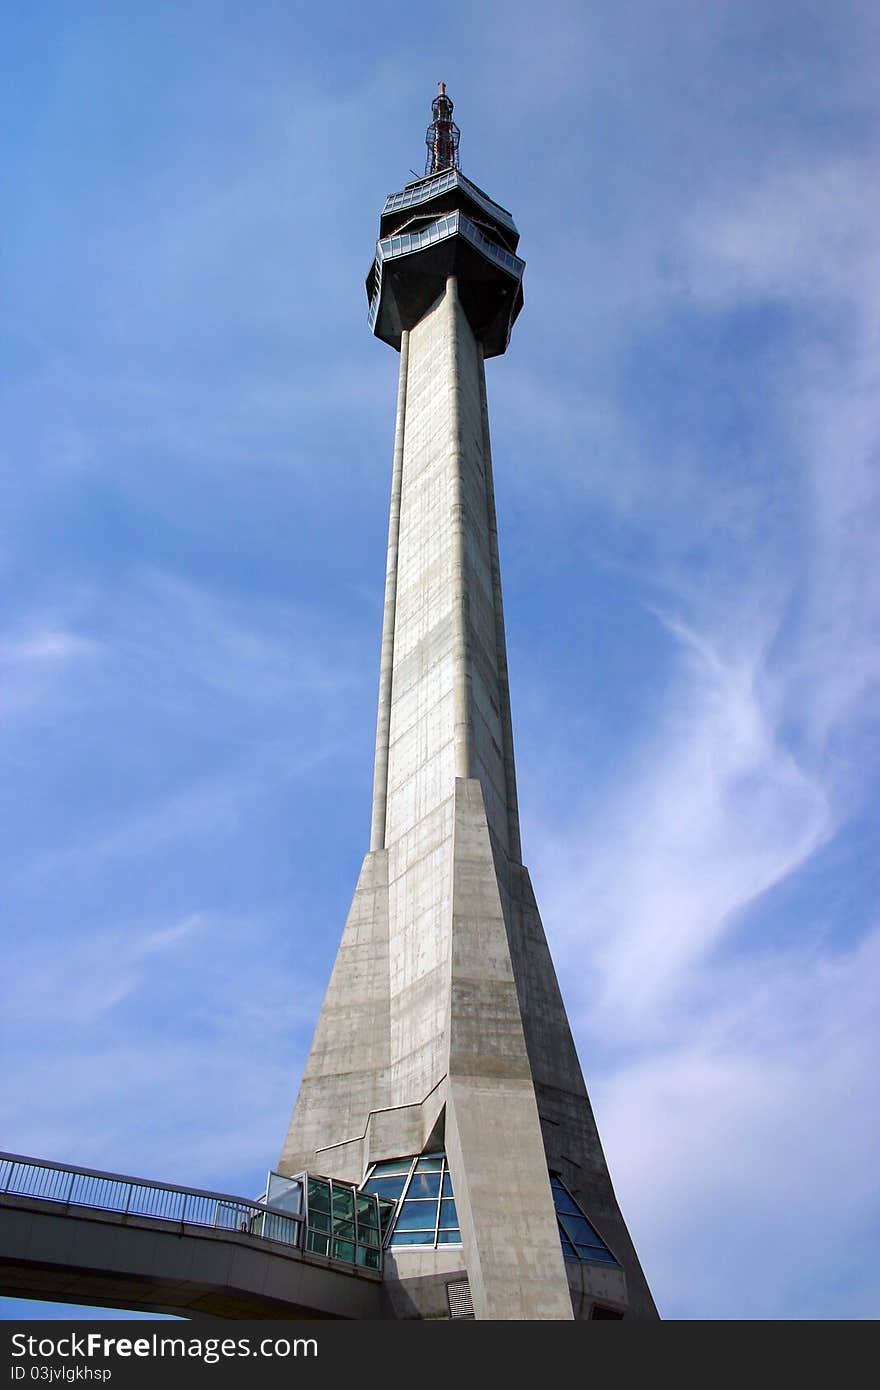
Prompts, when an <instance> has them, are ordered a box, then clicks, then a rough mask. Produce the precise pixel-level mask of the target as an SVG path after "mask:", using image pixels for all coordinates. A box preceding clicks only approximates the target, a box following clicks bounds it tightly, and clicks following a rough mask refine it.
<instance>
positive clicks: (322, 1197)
mask: <svg viewBox="0 0 880 1390" xmlns="http://www.w3.org/2000/svg"><path fill="white" fill-rule="evenodd" d="M313 1207H314V1208H317V1210H318V1211H329V1210H330V1184H329V1183H328V1182H321V1181H320V1179H318V1178H309V1209H310V1210H311V1209H312V1208H313Z"/></svg>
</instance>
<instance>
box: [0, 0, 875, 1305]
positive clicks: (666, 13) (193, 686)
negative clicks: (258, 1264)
mask: <svg viewBox="0 0 880 1390" xmlns="http://www.w3.org/2000/svg"><path fill="white" fill-rule="evenodd" d="M0 35H2V43H0V68H2V82H0V106H2V113H0V118H2V126H3V129H4V132H5V142H4V143H5V156H4V162H5V166H6V167H5V178H4V182H5V185H6V190H7V196H6V198H5V200H4V202H5V212H4V218H3V242H4V253H3V256H2V263H0V280H2V285H0V292H2V301H3V305H4V311H3V316H2V317H3V323H2V335H3V337H2V348H0V358H2V373H0V395H2V404H0V409H2V419H3V427H2V437H0V451H2V452H0V460H2V463H0V578H2V584H0V591H2V598H0V605H2V607H0V667H2V694H0V702H2V732H0V756H2V762H3V773H2V779H0V786H2V791H0V796H2V823H3V827H4V833H3V836H2V846H0V860H2V863H0V876H2V882H3V885H4V888H3V899H4V908H3V918H4V921H5V934H4V935H5V944H4V948H3V954H4V972H3V974H4V977H5V981H6V983H5V987H4V988H5V995H4V998H3V1000H2V1051H3V1058H4V1065H3V1076H4V1081H3V1086H2V1092H3V1094H2V1116H3V1123H2V1136H3V1138H2V1143H3V1147H4V1148H5V1149H7V1150H12V1151H14V1152H18V1153H24V1154H30V1155H35V1156H38V1157H42V1158H48V1159H52V1160H54V1161H58V1162H70V1163H74V1164H79V1165H84V1166H90V1167H97V1168H101V1169H108V1170H111V1171H116V1172H122V1173H131V1174H135V1175H138V1176H145V1177H151V1178H158V1179H160V1180H163V1181H166V1182H179V1183H181V1184H184V1185H187V1186H195V1187H201V1188H211V1189H217V1190H222V1191H226V1192H235V1193H242V1194H247V1195H253V1194H255V1193H257V1192H259V1191H260V1190H261V1189H262V1184H263V1181H264V1178H265V1174H266V1171H267V1170H268V1169H270V1168H272V1167H273V1166H274V1165H275V1163H276V1161H277V1158H278V1153H279V1150H280V1147H281V1141H282V1138H283V1136H284V1133H285V1130H286V1126H287V1122H288V1119H289V1115H290V1110H291V1108H292V1105H293V1101H294V1099H295V1095H296V1091H297V1087H298V1081H299V1076H300V1072H301V1069H302V1066H303V1063H304V1061H305V1056H306V1052H307V1049H308V1046H309V1042H310V1038H311V1031H312V1027H313V1025H314V1021H315V1018H316V1016H317V1012H318V1010H319V1007H320V1003H321V999H322V996H323V991H324V987H325V984H326V981H327V978H328V975H329V972H330V968H331V965H332V962H333V958H334V955H335V951H336V947H337V944H338V940H339V935H340V933H341V930H342V926H343V923H344V920H345V914H346V911H347V908H348V903H349V900H350V897H351V894H352V891H353V889H354V884H355V881H356V878H357V873H358V870H359V866H360V862H361V858H362V856H363V854H364V852H365V851H366V849H367V847H368V832H369V812H370V788H371V777H372V747H373V735H374V724H375V701H376V690H377V678H378V656H379V633H380V623H381V608H382V594H383V582H384V565H385V554H384V549H385V540H386V529H387V506H388V494H389V487H390V468H391V447H392V437H393V424H394V420H393V417H394V407H395V393H396V373H397V355H396V353H394V352H393V351H392V350H391V349H390V348H388V347H386V346H385V345H384V344H382V343H380V342H379V341H378V340H375V339H373V338H372V337H371V336H370V333H369V331H368V329H367V325H366V308H367V304H366V296H365V292H364V286H363V281H364V277H365V275H366V272H367V270H368V268H369V265H370V261H371V257H372V251H373V244H374V240H375V237H376V234H377V227H378V215H379V211H380V208H381V205H382V200H383V198H384V196H385V195H386V194H387V193H388V192H392V191H394V190H396V189H399V188H401V187H403V184H404V183H405V182H407V181H408V180H409V179H410V178H411V177H412V173H413V171H415V172H416V173H421V171H422V169H423V161H424V153H425V151H424V145H423V138H424V127H425V125H426V124H427V121H428V118H429V115H430V102H431V99H432V96H433V95H434V93H435V91H436V83H437V81H438V80H440V79H442V80H444V81H446V82H447V84H448V88H449V93H450V95H451V96H452V98H453V100H454V101H455V116H456V120H457V122H458V124H459V126H460V128H461V132H462V134H461V165H462V169H463V171H464V172H465V173H466V174H467V175H468V176H469V177H470V178H472V179H473V180H474V181H475V182H476V183H477V184H478V185H480V186H481V187H482V188H485V189H486V190H487V191H488V192H489V193H490V194H491V195H492V196H493V197H494V198H496V199H497V200H498V201H499V202H500V203H502V204H503V205H504V206H505V207H508V208H511V209H512V211H513V214H514V216H515V218H516V221H517V224H518V226H519V229H520V232H521V235H522V241H521V244H520V251H521V254H522V255H523V256H524V257H525V260H526V262H527V269H526V273H525V281H524V289H525V308H524V310H523V313H522V315H521V316H520V319H519V320H518V323H517V325H516V327H515V329H514V334H513V339H512V342H511V346H510V348H509V351H508V353H507V355H506V356H505V357H503V358H499V359H495V360H493V361H491V362H490V363H489V366H488V369H487V377H488V391H489V406H490V414H491V422H492V436H493V455H494V468H495V483H496V490H497V500H498V513H499V528H500V544H501V564H502V576H503V583H504V599H505V613H506V620H507V640H508V647H509V658H510V675H511V697H512V705H513V721H514V735H515V744H516V755H517V768H518V780H519V800H520V809H521V817H522V828H523V849H524V858H525V862H526V863H527V864H528V865H529V868H530V872H531V875H532V880H533V883H534V885H535V890H536V894H537V897H538V902H539V905H540V907H541V910H542V915H543V919H544V924H545V928H546V930H547V935H548V939H549V941H550V946H551V950H552V952H553V956H554V959H555V962H556V966H557V970H558V973H559V975H560V979H561V983H562V988H563V993H564V997H565V1001H566V1005H567V1008H568V1011H569V1016H570V1020H571V1023H572V1027H573V1030H574V1033H575V1038H576V1041H577V1045H578V1050H579V1053H580V1057H581V1061H582V1064H583V1068H584V1072H585V1076H586V1079H587V1084H588V1087H589V1089H590V1093H591V1097H592V1099H593V1103H594V1108H595V1111H596V1115H597V1119H598V1123H599V1129H600V1133H601V1135H602V1138H603V1142H604V1146H605V1150H606V1154H607V1157H608V1161H609V1166H610V1169H611V1173H612V1177H613V1180H614V1183H615V1187H616V1190H617V1194H618V1197H619V1199H620V1203H621V1207H622V1209H623V1213H624V1216H625V1219H626V1221H627V1223H628V1225H629V1228H630V1231H631V1233H632V1235H633V1238H634V1240H635V1243H636V1246H637V1249H638V1251H639V1254H640V1257H641V1260H642V1264H643V1266H644V1269H645V1272H646V1274H647V1277H648V1280H649V1283H650V1284H651V1287H652V1290H653V1292H654V1295H655V1298H656V1301H657V1303H658V1306H659V1308H660V1311H661V1314H662V1315H663V1316H664V1317H666V1318H669V1319H734V1320H741V1319H772V1320H778V1319H808V1320H817V1319H869V1318H877V1317H878V1316H880V1269H878V1259H877V1250H878V1247H880V1239H878V1238H880V1201H878V1188H877V1173H878V1171H880V1155H878V1147H880V1146H878V1128H880V1125H878V1115H880V1097H878V1081H877V1076H878V1068H877V1065H876V1057H877V1026H876V1020H877V980H878V974H880V918H878V910H877V902H878V891H877V889H878V881H877V880H878V864H880V854H878V839H880V836H878V789H880V757H878V753H880V738H878V722H877V708H878V701H877V687H878V684H880V640H878V638H880V632H878V629H880V585H878V581H877V575H876V570H877V566H876V558H875V557H876V549H877V533H878V513H880V486H878V467H877V465H878V454H880V450H878V408H877V400H878V384H880V381H878V378H880V332H878V330H880V243H878V240H877V231H876V229H877V227H878V225H880V193H878V184H877V178H876V172H877V155H878V148H877V146H878V118H880V95H878V87H877V82H876V73H877V68H878V63H880V9H878V7H877V5H876V4H875V3H874V0H866V3H860V0H838V3H836V4H834V5H833V6H832V5H828V4H825V3H818V2H816V3H814V2H813V0H797V3H791V0H774V3H773V4H772V5H766V4H764V3H759V2H758V0H710V3H706V0H614V3H612V2H611V0H589V3H583V2H581V3H572V4H568V3H564V2H563V0H548V3H546V4H544V5H543V6H541V7H540V9H539V10H538V11H536V9H535V7H534V6H533V5H526V4H524V3H522V0H509V3H505V4H503V5H502V4H497V3H482V4H481V3H477V4H473V3H468V4H463V3H459V0H449V2H448V3H447V4H446V5H445V6H444V7H443V19H442V24H441V21H440V19H439V17H438V15H437V14H432V12H431V10H430V9H429V7H415V6H412V5H406V6H404V5H402V4H399V3H390V0H378V3H373V4H371V5H369V6H355V5H351V4H346V3H339V0H325V3H323V4H322V5H320V6H312V5H308V6H307V5H303V4H300V3H297V0H293V3H291V0H284V2H283V3H282V0H277V2H276V0H249V3H248V4H246V5H245V4H242V3H240V0H234V2H233V0H227V2H225V3H224V0H211V3H208V0H174V3H164V2H163V0H150V3H141V0H124V2H123V3H120V4H118V5H114V6H107V5H104V4H98V3H94V2H93V0H78V3H77V4H76V5H71V4H67V3H62V0H55V2H54V3H53V0H27V3H23V2H22V0H3V4H2V7H0ZM820 1235H821V1239H820ZM37 1309H38V1305H25V1306H24V1308H22V1306H21V1305H18V1304H16V1303H15V1301H13V1300H7V1301H6V1303H5V1305H4V1310H3V1311H4V1315H5V1316H6V1317H7V1318H9V1317H18V1316H21V1315H26V1316H34V1315H35V1314H36V1312H37ZM46 1312H47V1313H52V1314H53V1315H57V1316H61V1317H63V1316H69V1315H73V1316H75V1315H76V1314H75V1313H65V1311H64V1310H63V1309H55V1310H51V1309H50V1310H46ZM80 1312H82V1310H80Z"/></svg>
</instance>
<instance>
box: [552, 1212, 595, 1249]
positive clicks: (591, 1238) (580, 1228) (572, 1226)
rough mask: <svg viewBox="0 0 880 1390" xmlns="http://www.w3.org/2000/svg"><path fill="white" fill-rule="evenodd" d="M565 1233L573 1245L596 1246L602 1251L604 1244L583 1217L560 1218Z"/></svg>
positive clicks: (566, 1216)
mask: <svg viewBox="0 0 880 1390" xmlns="http://www.w3.org/2000/svg"><path fill="white" fill-rule="evenodd" d="M562 1224H563V1226H564V1227H565V1233H566V1235H567V1236H568V1238H569V1240H571V1241H572V1242H573V1244H575V1245H598V1246H599V1247H600V1248H602V1249H603V1250H604V1248H605V1243H604V1241H601V1240H600V1239H599V1237H598V1236H597V1235H596V1232H595V1231H594V1230H593V1228H592V1226H591V1225H590V1223H589V1221H588V1220H587V1219H586V1217H585V1216H568V1215H565V1216H563V1218H562Z"/></svg>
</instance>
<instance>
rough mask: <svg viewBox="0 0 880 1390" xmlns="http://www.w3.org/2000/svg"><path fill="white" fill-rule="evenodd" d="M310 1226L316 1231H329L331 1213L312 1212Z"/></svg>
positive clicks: (310, 1213)
mask: <svg viewBox="0 0 880 1390" xmlns="http://www.w3.org/2000/svg"><path fill="white" fill-rule="evenodd" d="M309 1226H310V1227H311V1228H312V1229H313V1230H315V1231H329V1230H330V1213H329V1212H326V1211H310V1212H309Z"/></svg>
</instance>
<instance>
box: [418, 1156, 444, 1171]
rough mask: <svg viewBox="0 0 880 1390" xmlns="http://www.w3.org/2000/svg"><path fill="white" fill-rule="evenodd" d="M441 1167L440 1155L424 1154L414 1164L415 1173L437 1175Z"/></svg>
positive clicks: (441, 1158) (441, 1159) (441, 1157)
mask: <svg viewBox="0 0 880 1390" xmlns="http://www.w3.org/2000/svg"><path fill="white" fill-rule="evenodd" d="M442 1167H443V1155H442V1154H425V1155H424V1156H423V1157H422V1158H420V1159H419V1161H418V1163H417V1164H416V1172H417V1173H439V1171H440V1169H441V1168H442Z"/></svg>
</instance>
